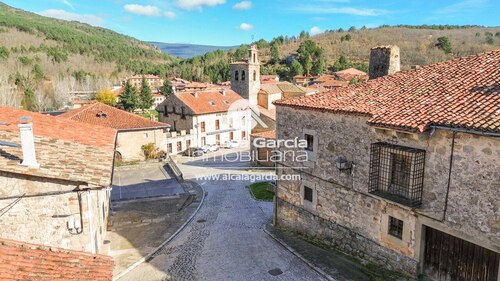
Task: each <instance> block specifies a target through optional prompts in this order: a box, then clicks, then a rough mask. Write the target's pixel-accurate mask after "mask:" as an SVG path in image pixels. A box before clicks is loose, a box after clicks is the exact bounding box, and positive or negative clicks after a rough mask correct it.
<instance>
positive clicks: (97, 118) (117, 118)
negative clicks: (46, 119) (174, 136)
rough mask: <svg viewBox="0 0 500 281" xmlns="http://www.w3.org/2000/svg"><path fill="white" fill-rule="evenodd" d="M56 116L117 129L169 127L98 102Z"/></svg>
mask: <svg viewBox="0 0 500 281" xmlns="http://www.w3.org/2000/svg"><path fill="white" fill-rule="evenodd" d="M57 117H59V118H63V119H71V120H73V121H79V122H82V123H88V124H92V125H98V126H103V127H108V128H114V129H117V130H118V131H120V130H136V129H149V128H167V127H170V125H169V124H166V123H161V122H156V121H151V120H149V119H146V118H143V117H141V116H139V115H136V114H133V113H130V112H127V111H124V110H121V109H118V108H115V107H112V106H109V105H106V104H103V103H100V102H96V103H93V104H91V105H87V106H84V107H81V108H78V109H74V110H70V111H68V112H65V113H63V114H61V115H59V116H57Z"/></svg>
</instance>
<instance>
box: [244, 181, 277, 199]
mask: <svg viewBox="0 0 500 281" xmlns="http://www.w3.org/2000/svg"><path fill="white" fill-rule="evenodd" d="M268 184H269V183H268V182H256V183H252V184H251V185H250V186H249V188H250V191H251V192H252V194H253V196H254V197H255V199H258V200H264V201H273V197H274V192H272V191H269V190H267V185H268Z"/></svg>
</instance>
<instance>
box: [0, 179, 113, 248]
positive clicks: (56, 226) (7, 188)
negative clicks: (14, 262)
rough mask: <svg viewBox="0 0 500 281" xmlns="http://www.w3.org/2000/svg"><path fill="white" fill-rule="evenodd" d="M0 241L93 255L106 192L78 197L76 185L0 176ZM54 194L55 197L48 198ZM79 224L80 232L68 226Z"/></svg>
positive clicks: (101, 231)
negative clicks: (81, 225) (0, 238)
mask: <svg viewBox="0 0 500 281" xmlns="http://www.w3.org/2000/svg"><path fill="white" fill-rule="evenodd" d="M0 186H2V189H0V209H1V210H4V211H5V213H3V215H2V216H1V217H0V237H2V238H6V239H12V240H17V241H25V242H29V243H35V244H42V245H50V246H55V247H61V248H65V249H72V250H78V251H85V252H93V253H104V254H107V253H106V249H104V247H103V242H104V236H105V230H106V224H107V220H108V215H109V191H106V190H90V191H82V192H81V194H80V200H81V211H80V204H79V199H78V193H77V192H76V191H73V190H75V189H76V188H78V187H80V188H86V186H78V185H77V184H76V183H72V182H68V181H62V180H51V179H47V178H38V177H32V176H25V175H19V174H13V173H7V172H0ZM48 193H55V194H52V195H51V194H48ZM80 214H81V218H82V220H83V228H82V230H83V232H82V233H80V234H78V233H76V232H75V231H70V230H69V229H68V223H69V224H72V222H76V221H77V222H79V221H80Z"/></svg>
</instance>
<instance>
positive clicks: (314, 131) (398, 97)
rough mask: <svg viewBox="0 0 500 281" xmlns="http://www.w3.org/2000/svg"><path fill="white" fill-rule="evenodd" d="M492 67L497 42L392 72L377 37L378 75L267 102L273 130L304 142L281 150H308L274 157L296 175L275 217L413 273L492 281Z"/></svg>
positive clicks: (373, 64) (497, 152)
mask: <svg viewBox="0 0 500 281" xmlns="http://www.w3.org/2000/svg"><path fill="white" fill-rule="evenodd" d="M396 60H397V61H396ZM499 69H500V51H499V50H497V51H492V52H488V53H482V54H478V55H474V56H470V57H465V58H458V59H454V60H450V61H446V62H441V63H437V64H432V65H427V66H423V67H421V68H418V69H412V70H408V71H404V72H398V70H399V49H398V48H397V47H396V46H381V47H377V48H373V49H372V51H371V58H370V77H371V78H376V77H379V78H377V79H371V80H369V81H367V82H364V83H359V84H356V85H351V86H349V87H346V88H339V89H336V90H335V91H331V92H327V93H320V94H316V95H312V96H306V97H299V98H294V99H288V100H281V101H277V102H275V105H276V107H277V136H276V137H277V139H280V140H281V139H294V138H299V139H301V140H303V141H304V142H305V144H306V145H305V146H304V147H303V148H284V147H281V148H280V149H279V151H281V152H285V151H288V150H290V151H303V152H306V154H307V160H304V161H303V160H300V161H299V160H297V159H292V158H291V157H288V158H285V159H284V160H283V161H282V162H279V163H277V165H278V168H279V169H277V173H278V176H280V175H292V174H295V175H296V174H299V175H300V177H301V180H299V181H287V180H279V181H278V184H277V185H278V188H277V193H276V205H275V221H276V223H277V225H279V226H280V227H285V228H288V229H290V230H293V231H296V232H299V233H302V234H304V235H307V236H308V237H310V238H312V239H318V240H320V241H322V242H323V243H326V244H330V245H332V246H334V247H336V248H337V249H339V250H341V251H343V252H346V253H349V254H352V255H354V256H356V257H358V258H360V259H362V260H364V261H368V262H371V263H374V264H378V265H382V266H384V267H387V268H389V269H392V270H396V271H400V272H403V273H406V274H409V275H411V276H413V277H416V276H417V275H418V274H426V275H427V276H429V277H430V278H431V279H434V280H445V279H440V278H441V277H443V278H445V277H444V276H447V277H446V278H450V279H446V280H488V281H495V280H498V277H499V272H498V268H499V263H500V212H499V211H498V210H499V209H500V195H499V190H500V170H499V169H498V167H499V165H500V162H499V161H500V157H499V156H500V109H499V105H500V94H499V91H500V90H499V85H498V81H499V80H498V79H499ZM388 74H389V75H388ZM466 276H469V277H466ZM471 276H474V278H471Z"/></svg>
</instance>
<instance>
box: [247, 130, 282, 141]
mask: <svg viewBox="0 0 500 281" xmlns="http://www.w3.org/2000/svg"><path fill="white" fill-rule="evenodd" d="M250 136H252V137H254V138H265V139H276V131H275V130H272V131H265V132H260V133H255V134H251V135H250Z"/></svg>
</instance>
